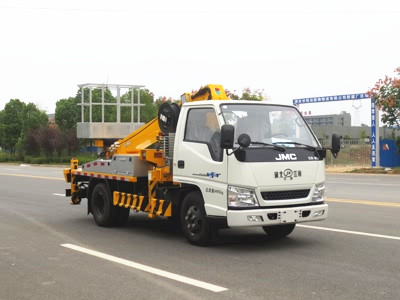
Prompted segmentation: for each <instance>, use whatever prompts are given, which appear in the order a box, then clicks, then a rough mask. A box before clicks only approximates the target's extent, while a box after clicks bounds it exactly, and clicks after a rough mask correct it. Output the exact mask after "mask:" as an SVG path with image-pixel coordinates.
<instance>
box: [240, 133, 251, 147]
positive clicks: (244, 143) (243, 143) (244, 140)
mask: <svg viewBox="0 0 400 300" xmlns="http://www.w3.org/2000/svg"><path fill="white" fill-rule="evenodd" d="M238 144H239V146H240V147H242V148H247V147H248V146H250V144H251V139H250V136H249V135H248V134H247V133H242V134H241V135H239V137H238Z"/></svg>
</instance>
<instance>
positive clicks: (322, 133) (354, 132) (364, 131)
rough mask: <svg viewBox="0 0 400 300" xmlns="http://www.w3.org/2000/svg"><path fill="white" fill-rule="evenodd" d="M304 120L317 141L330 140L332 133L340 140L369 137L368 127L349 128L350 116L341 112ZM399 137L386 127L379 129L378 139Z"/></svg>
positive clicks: (394, 130)
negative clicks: (338, 136) (340, 137)
mask: <svg viewBox="0 0 400 300" xmlns="http://www.w3.org/2000/svg"><path fill="white" fill-rule="evenodd" d="M304 119H305V120H306V121H307V123H308V124H309V125H310V126H311V128H312V130H313V131H314V133H315V135H316V136H317V138H318V139H319V140H330V139H331V138H332V135H333V134H334V133H337V134H339V135H340V136H342V138H347V139H361V138H363V139H364V138H369V137H370V135H371V127H370V126H366V125H363V126H351V115H350V114H349V113H347V112H345V111H342V112H341V113H340V114H338V115H321V116H310V115H308V116H306V115H305V116H304ZM398 136H400V131H399V130H397V129H395V128H388V127H386V126H383V127H380V128H379V137H380V138H382V139H392V138H393V137H398Z"/></svg>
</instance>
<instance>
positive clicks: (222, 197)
mask: <svg viewBox="0 0 400 300" xmlns="http://www.w3.org/2000/svg"><path fill="white" fill-rule="evenodd" d="M186 109H187V110H186V111H187V113H182V111H181V116H182V117H183V118H182V119H181V120H179V124H178V128H177V132H176V135H177V137H176V139H175V150H174V170H173V174H174V181H177V182H182V183H188V184H193V185H196V186H198V187H199V188H200V190H201V192H202V194H203V198H204V202H205V207H206V211H207V214H208V215H225V211H226V201H227V200H226V199H227V198H226V197H227V196H226V180H227V162H226V159H224V156H225V154H224V152H223V151H222V149H221V148H220V124H219V121H218V118H217V114H216V112H215V110H214V108H212V107H194V108H186Z"/></svg>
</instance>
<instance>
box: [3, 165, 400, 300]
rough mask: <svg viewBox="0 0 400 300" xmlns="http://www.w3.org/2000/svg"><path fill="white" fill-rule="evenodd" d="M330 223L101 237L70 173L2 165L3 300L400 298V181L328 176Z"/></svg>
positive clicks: (149, 224)
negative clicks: (74, 202) (204, 244)
mask: <svg viewBox="0 0 400 300" xmlns="http://www.w3.org/2000/svg"><path fill="white" fill-rule="evenodd" d="M326 186H327V189H328V203H329V205H330V212H329V217H328V219H327V220H325V221H323V222H316V223H307V224H304V225H301V226H298V227H297V228H296V229H295V231H294V232H293V233H292V234H291V235H290V236H289V237H287V238H285V239H282V240H273V239H269V238H268V237H267V236H266V235H265V234H264V233H263V231H262V230H261V229H257V228H252V229H236V230H232V229H230V230H221V232H220V239H219V241H218V243H217V245H215V246H213V247H208V248H201V247H195V246H192V245H190V244H188V243H187V242H186V240H185V239H184V237H183V235H182V233H181V232H180V231H179V229H177V228H176V227H175V226H173V224H171V223H170V222H168V221H165V220H149V219H147V217H146V216H144V215H142V214H134V213H132V214H131V217H130V221H129V224H128V226H127V227H124V228H100V227H97V226H96V225H95V223H94V221H93V218H92V217H91V216H87V215H86V205H85V204H86V203H83V204H82V205H80V206H71V205H69V201H68V199H67V198H65V197H62V194H63V192H64V189H65V188H67V187H68V185H67V183H65V182H64V181H63V179H62V169H61V168H48V167H31V166H15V165H0V271H1V272H0V299H363V300H365V299H400V217H399V216H400V197H399V195H400V176H387V175H386V176H382V175H379V176H378V175H354V174H351V175H350V174H328V175H327V183H326Z"/></svg>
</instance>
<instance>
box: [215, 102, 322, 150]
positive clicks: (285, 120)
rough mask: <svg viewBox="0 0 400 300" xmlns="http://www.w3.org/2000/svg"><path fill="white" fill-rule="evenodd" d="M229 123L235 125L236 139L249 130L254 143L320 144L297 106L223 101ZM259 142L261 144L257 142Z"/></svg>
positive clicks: (226, 120) (314, 145) (225, 116)
mask: <svg viewBox="0 0 400 300" xmlns="http://www.w3.org/2000/svg"><path fill="white" fill-rule="evenodd" d="M221 112H222V115H223V117H224V120H225V124H231V125H233V126H234V127H235V141H237V138H238V136H239V135H240V134H242V133H247V134H248V135H249V136H250V138H251V141H252V142H255V143H254V144H252V145H250V147H260V143H267V144H275V145H279V146H281V147H305V148H307V147H308V148H310V147H312V148H314V147H319V144H318V141H317V140H316V139H315V137H314V135H313V134H312V132H311V130H310V128H309V127H308V125H307V124H306V122H305V121H304V119H303V118H302V116H301V115H300V114H299V112H298V110H297V109H295V108H294V107H289V106H280V105H266V104H250V103H249V104H239V103H238V104H221ZM257 142H258V143H259V144H257Z"/></svg>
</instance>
